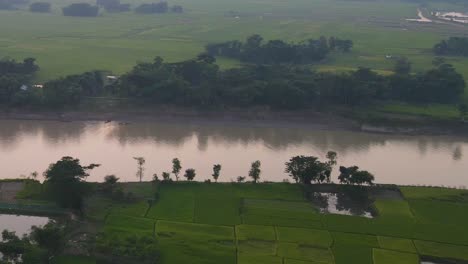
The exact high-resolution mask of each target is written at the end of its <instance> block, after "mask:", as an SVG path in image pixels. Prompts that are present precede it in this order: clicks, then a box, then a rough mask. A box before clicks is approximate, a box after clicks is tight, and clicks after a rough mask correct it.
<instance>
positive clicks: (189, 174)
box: [184, 169, 197, 181]
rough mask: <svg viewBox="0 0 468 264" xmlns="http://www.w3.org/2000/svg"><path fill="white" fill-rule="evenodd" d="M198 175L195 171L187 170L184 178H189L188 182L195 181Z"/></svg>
mask: <svg viewBox="0 0 468 264" xmlns="http://www.w3.org/2000/svg"><path fill="white" fill-rule="evenodd" d="M196 175H197V173H196V172H195V169H186V170H185V174H184V177H185V178H187V180H188V181H193V179H195V176H196Z"/></svg>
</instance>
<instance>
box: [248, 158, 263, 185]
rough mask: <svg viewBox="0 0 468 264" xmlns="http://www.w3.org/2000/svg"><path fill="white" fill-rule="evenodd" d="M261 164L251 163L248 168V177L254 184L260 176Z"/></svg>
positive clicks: (257, 162)
mask: <svg viewBox="0 0 468 264" xmlns="http://www.w3.org/2000/svg"><path fill="white" fill-rule="evenodd" d="M261 165H262V164H261V162H260V161H259V160H257V161H255V162H253V163H252V165H251V166H250V171H249V177H250V178H252V179H253V182H254V183H257V182H258V180H260V174H261V173H262V170H261V169H260V166H261Z"/></svg>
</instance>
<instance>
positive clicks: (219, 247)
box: [0, 176, 468, 264]
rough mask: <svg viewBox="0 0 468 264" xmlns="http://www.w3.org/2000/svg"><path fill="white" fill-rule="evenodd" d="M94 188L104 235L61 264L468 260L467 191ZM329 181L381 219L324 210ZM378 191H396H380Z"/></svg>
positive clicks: (93, 219)
mask: <svg viewBox="0 0 468 264" xmlns="http://www.w3.org/2000/svg"><path fill="white" fill-rule="evenodd" d="M30 185H32V184H30ZM93 186H94V187H93V189H94V192H93V193H94V194H93V195H92V196H89V195H88V197H87V198H86V199H85V202H84V210H83V213H84V215H85V217H86V221H87V222H88V224H87V225H91V226H95V225H96V224H97V226H99V228H98V229H97V230H96V231H97V239H96V240H95V241H94V242H89V243H90V244H89V246H90V247H91V248H93V251H92V252H93V253H92V256H93V257H91V258H90V257H81V256H71V255H63V256H59V257H56V258H54V263H74V262H76V263H95V261H98V260H99V261H101V260H107V261H112V260H113V261H116V258H117V257H118V256H120V258H121V260H122V261H126V263H137V262H140V263H181V262H186V261H190V262H191V263H293V264H294V263H317V262H318V263H330V264H332V263H334V264H341V263H343V264H345V263H346V264H348V263H356V264H358V263H359V264H361V263H370V264H375V263H376V264H379V263H384V264H385V263H408V264H413V263H414V264H416V263H419V260H420V258H421V257H425V258H426V257H430V258H441V259H452V260H460V261H461V260H464V261H468V255H466V252H468V251H467V249H468V240H467V238H468V231H467V229H466V228H464V226H463V224H464V223H465V222H466V221H467V220H468V214H467V213H466V212H468V210H466V207H467V206H468V191H465V190H454V189H446V188H435V187H434V188H433V187H400V188H397V187H395V186H387V187H385V186H374V187H363V186H347V187H346V186H342V185H323V184H320V185H316V186H314V185H312V186H304V185H300V184H290V183H253V182H249V183H200V182H189V181H178V182H173V181H167V180H166V181H154V182H141V183H119V182H118V179H116V178H115V177H114V176H108V177H106V181H105V182H104V183H101V184H93ZM324 186H325V187H326V188H325V189H327V188H328V190H330V188H332V189H335V190H336V191H339V192H343V191H344V190H345V189H343V188H344V187H346V189H348V191H349V190H351V189H353V190H355V191H356V192H360V193H364V194H366V195H370V196H369V198H370V199H371V200H372V201H373V206H374V208H375V210H376V212H377V215H376V217H375V218H366V217H359V216H350V215H337V214H322V213H320V212H319V208H318V207H317V206H318V205H315V204H314V203H311V201H309V200H308V198H307V197H308V196H307V195H305V193H304V190H305V189H304V188H306V189H308V188H309V187H310V188H312V189H311V190H315V191H319V189H316V188H323V187H324ZM327 186H328V187H327ZM340 186H341V187H340ZM398 189H399V190H398ZM366 190H369V191H366ZM28 191H31V194H30V196H31V195H34V194H37V192H38V191H37V188H36V187H34V188H33V187H31V186H27V187H26V189H25V191H24V192H23V195H26V193H27V192H28ZM348 191H346V192H343V193H344V194H347V193H348ZM380 191H383V192H386V193H388V192H394V195H390V196H388V195H384V196H382V198H380V196H379V195H378V194H379V192H380ZM399 191H401V193H402V194H403V197H401V196H399V195H398V193H399ZM118 192H123V194H122V195H123V197H127V196H129V193H131V194H132V195H131V196H132V197H134V198H133V199H131V200H129V199H121V198H120V196H119V195H115V193H118ZM374 194H376V196H375V197H374ZM39 197H40V196H39ZM80 228H83V226H82V223H80ZM85 229H86V228H85ZM72 232H73V231H72ZM50 246H51V247H52V248H53V247H54V245H50ZM0 250H2V248H1V246H0ZM3 250H5V249H3ZM55 250H59V249H58V248H56V249H55ZM49 254H50V253H49ZM67 261H68V262H67ZM72 261H74V262H72ZM152 261H156V262H152Z"/></svg>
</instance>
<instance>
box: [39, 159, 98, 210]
mask: <svg viewBox="0 0 468 264" xmlns="http://www.w3.org/2000/svg"><path fill="white" fill-rule="evenodd" d="M99 166H100V165H99V164H90V165H88V166H82V165H81V164H80V160H79V159H75V158H72V157H68V156H66V157H63V158H62V159H61V160H59V161H57V162H56V163H53V164H50V166H49V168H48V169H47V171H45V172H44V177H45V185H46V186H47V188H48V193H49V194H50V195H51V196H52V198H53V199H54V200H55V201H56V202H57V203H58V204H59V205H60V206H62V207H65V208H72V209H76V210H81V209H82V206H83V198H84V196H85V195H86V194H87V192H88V188H87V186H86V183H85V182H84V181H85V179H86V177H87V176H89V174H88V171H90V170H92V169H94V168H96V167H99Z"/></svg>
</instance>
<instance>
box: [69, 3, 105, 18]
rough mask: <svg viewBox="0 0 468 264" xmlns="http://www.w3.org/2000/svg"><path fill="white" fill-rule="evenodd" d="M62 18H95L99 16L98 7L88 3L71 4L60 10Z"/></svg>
mask: <svg viewBox="0 0 468 264" xmlns="http://www.w3.org/2000/svg"><path fill="white" fill-rule="evenodd" d="M62 12H63V15H64V16H81V17H96V16H97V15H98V14H99V7H98V6H94V5H90V4H88V3H73V4H71V5H69V6H66V7H64V8H62Z"/></svg>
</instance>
